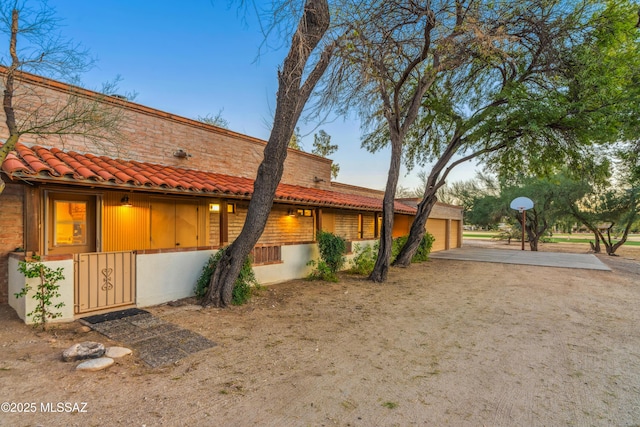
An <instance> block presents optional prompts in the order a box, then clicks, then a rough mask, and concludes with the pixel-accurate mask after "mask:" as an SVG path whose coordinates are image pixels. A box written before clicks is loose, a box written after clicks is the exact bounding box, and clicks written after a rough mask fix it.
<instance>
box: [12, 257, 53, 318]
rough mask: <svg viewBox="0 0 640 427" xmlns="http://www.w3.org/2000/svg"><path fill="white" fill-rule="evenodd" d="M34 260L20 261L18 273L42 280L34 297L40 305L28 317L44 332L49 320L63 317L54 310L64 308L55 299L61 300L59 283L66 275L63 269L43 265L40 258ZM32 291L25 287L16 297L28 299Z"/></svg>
mask: <svg viewBox="0 0 640 427" xmlns="http://www.w3.org/2000/svg"><path fill="white" fill-rule="evenodd" d="M33 259H34V260H33V261H30V262H27V261H20V263H19V264H18V271H19V272H20V273H22V274H23V275H24V277H27V278H30V279H35V278H38V279H40V283H39V284H38V286H37V288H36V290H35V293H34V294H33V296H32V298H33V299H35V300H36V301H38V303H37V305H36V306H35V308H34V309H33V311H32V312H31V313H27V316H28V317H31V319H32V320H33V322H34V326H40V327H42V330H43V331H44V330H46V329H47V321H48V320H49V319H56V318H58V317H62V313H61V312H59V311H55V312H54V311H52V309H61V308H62V307H64V303H63V302H60V303H58V304H53V299H54V298H60V285H59V284H58V282H59V281H61V280H64V275H63V274H62V271H63V269H62V268H61V267H60V268H57V269H55V270H53V269H51V268H49V267H47V266H46V265H44V264H43V263H41V262H40V258H39V257H33ZM31 289H32V288H31V286H29V285H25V287H24V288H22V289H21V290H20V292H18V293H16V294H15V297H16V298H22V297H26V296H27V295H28V294H29V291H31Z"/></svg>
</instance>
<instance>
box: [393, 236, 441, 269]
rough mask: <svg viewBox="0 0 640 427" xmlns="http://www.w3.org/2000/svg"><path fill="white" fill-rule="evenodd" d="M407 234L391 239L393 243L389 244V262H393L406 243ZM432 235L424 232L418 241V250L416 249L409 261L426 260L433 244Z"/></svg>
mask: <svg viewBox="0 0 640 427" xmlns="http://www.w3.org/2000/svg"><path fill="white" fill-rule="evenodd" d="M408 239H409V236H401V237H397V238H395V239H393V244H392V245H391V262H393V261H394V260H395V259H396V257H397V256H398V254H399V253H400V250H402V248H403V247H404V245H405V244H406V243H407V240H408ZM434 240H435V239H434V237H433V235H432V234H431V233H428V232H427V233H425V234H424V236H423V237H422V240H421V241H420V245H419V246H418V250H417V251H416V253H415V255H414V256H413V258H411V262H422V261H427V260H428V259H429V253H430V252H431V247H432V246H433V241H434Z"/></svg>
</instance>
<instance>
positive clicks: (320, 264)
mask: <svg viewBox="0 0 640 427" xmlns="http://www.w3.org/2000/svg"><path fill="white" fill-rule="evenodd" d="M307 265H309V266H311V267H314V269H313V271H312V272H311V273H309V275H308V276H307V279H309V280H324V281H325V282H337V281H338V275H337V274H336V273H334V272H333V271H331V268H329V266H328V265H327V263H326V262H324V261H323V260H321V259H319V260H318V261H314V260H311V261H309V262H308V263H307Z"/></svg>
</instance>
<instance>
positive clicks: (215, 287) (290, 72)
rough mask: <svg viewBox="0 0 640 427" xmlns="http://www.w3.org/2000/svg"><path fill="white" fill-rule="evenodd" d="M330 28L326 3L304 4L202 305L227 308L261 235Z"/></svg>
mask: <svg viewBox="0 0 640 427" xmlns="http://www.w3.org/2000/svg"><path fill="white" fill-rule="evenodd" d="M329 24H330V14H329V5H328V3H327V0H307V2H306V3H305V6H304V11H303V15H302V18H301V19H300V21H299V23H298V26H297V29H296V31H295V33H294V35H293V38H292V41H291V47H290V49H289V53H288V54H287V56H286V58H285V59H284V62H283V64H282V68H281V69H280V70H279V71H278V94H277V100H276V110H275V115H274V120H273V128H272V130H271V135H270V136H269V140H268V142H267V145H266V147H265V149H264V160H263V161H262V163H261V164H260V166H259V167H258V174H257V176H256V180H255V183H254V190H253V194H252V196H251V201H250V203H249V210H248V212H247V218H246V220H245V223H244V226H243V228H242V231H241V232H240V235H239V236H238V238H237V239H236V240H235V241H234V242H233V243H232V244H231V245H230V246H229V247H228V248H227V250H226V251H225V253H224V255H223V256H222V258H221V259H220V261H219V262H218V266H217V268H216V270H215V272H214V274H213V276H212V277H211V283H210V285H209V290H208V292H207V295H206V296H205V300H204V305H215V306H218V307H224V306H227V305H228V304H229V303H230V301H231V295H232V292H233V286H234V283H235V281H236V278H237V277H238V273H239V271H240V268H241V267H242V263H243V261H244V259H245V258H246V256H247V255H248V254H249V252H250V251H251V249H252V248H253V247H254V245H255V244H256V242H257V241H258V239H259V238H260V236H261V234H262V232H263V231H264V227H265V225H266V223H267V219H268V217H269V213H270V212H271V207H272V206H273V199H274V196H275V191H276V188H277V187H278V183H279V182H280V179H281V178H282V173H283V169H284V161H285V158H286V156H287V145H288V143H289V141H290V139H291V136H292V135H293V132H294V128H295V125H296V123H297V122H298V118H299V117H300V115H301V114H302V111H303V109H304V106H305V104H306V102H307V100H308V99H309V96H310V95H311V93H312V91H313V90H314V88H315V86H316V84H317V82H318V81H319V80H320V78H321V77H322V75H323V73H324V71H325V70H326V68H327V66H328V65H329V62H330V59H331V55H332V52H333V50H334V47H335V46H334V44H335V43H336V41H335V40H334V41H333V42H328V43H326V44H325V45H324V48H322V49H321V52H320V53H319V55H318V56H317V59H316V62H315V64H314V65H313V66H310V65H309V61H310V58H312V54H313V53H314V51H315V50H316V49H317V48H318V47H319V46H321V44H322V43H321V42H322V40H323V37H324V35H325V33H326V31H327V30H328V28H329ZM309 68H311V69H309Z"/></svg>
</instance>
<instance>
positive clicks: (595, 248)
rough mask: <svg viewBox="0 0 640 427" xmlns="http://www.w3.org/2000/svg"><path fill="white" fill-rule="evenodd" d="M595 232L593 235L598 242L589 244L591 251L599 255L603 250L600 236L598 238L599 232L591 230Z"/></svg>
mask: <svg viewBox="0 0 640 427" xmlns="http://www.w3.org/2000/svg"><path fill="white" fill-rule="evenodd" d="M591 231H592V232H593V235H594V236H595V240H596V242H595V243H593V242H589V245H591V250H592V251H593V252H594V253H596V254H599V253H600V252H602V248H601V247H600V236H598V232H597V231H594V230H591Z"/></svg>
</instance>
